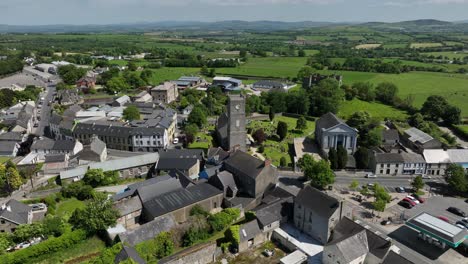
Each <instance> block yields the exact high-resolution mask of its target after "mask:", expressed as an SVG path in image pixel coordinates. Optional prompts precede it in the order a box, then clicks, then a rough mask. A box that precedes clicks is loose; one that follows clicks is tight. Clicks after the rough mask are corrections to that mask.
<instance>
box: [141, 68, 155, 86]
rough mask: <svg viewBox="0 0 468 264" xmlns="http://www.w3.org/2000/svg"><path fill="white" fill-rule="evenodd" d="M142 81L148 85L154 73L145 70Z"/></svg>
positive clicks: (142, 73)
mask: <svg viewBox="0 0 468 264" xmlns="http://www.w3.org/2000/svg"><path fill="white" fill-rule="evenodd" d="M140 77H141V79H142V80H143V81H144V82H145V83H146V84H147V85H148V84H150V83H151V78H152V77H153V71H152V70H149V69H145V70H143V71H142V72H141V75H140Z"/></svg>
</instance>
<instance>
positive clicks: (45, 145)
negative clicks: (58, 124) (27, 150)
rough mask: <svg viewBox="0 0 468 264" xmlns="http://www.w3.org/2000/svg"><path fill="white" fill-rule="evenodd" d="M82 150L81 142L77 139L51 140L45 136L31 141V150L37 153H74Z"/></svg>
mask: <svg viewBox="0 0 468 264" xmlns="http://www.w3.org/2000/svg"><path fill="white" fill-rule="evenodd" d="M82 150H83V144H81V142H79V141H78V140H63V139H59V140H53V139H50V138H47V137H43V138H40V139H38V140H36V141H34V142H33V144H32V146H31V152H33V153H39V154H60V153H64V154H69V155H76V154H78V152H80V151H82Z"/></svg>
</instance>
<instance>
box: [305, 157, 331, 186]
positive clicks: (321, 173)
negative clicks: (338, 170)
mask: <svg viewBox="0 0 468 264" xmlns="http://www.w3.org/2000/svg"><path fill="white" fill-rule="evenodd" d="M299 164H300V166H301V169H302V170H303V171H304V176H305V177H306V178H307V179H309V180H311V185H312V186H314V187H316V188H320V189H323V188H325V187H326V186H328V185H330V184H333V183H334V182H335V174H334V173H333V171H332V169H331V168H330V163H328V161H325V160H320V161H315V160H314V159H313V158H312V156H310V155H308V154H306V155H304V157H302V158H301V159H300V160H299Z"/></svg>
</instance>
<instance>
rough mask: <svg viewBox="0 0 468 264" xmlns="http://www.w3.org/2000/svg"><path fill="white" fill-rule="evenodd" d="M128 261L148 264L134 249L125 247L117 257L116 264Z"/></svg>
mask: <svg viewBox="0 0 468 264" xmlns="http://www.w3.org/2000/svg"><path fill="white" fill-rule="evenodd" d="M127 259H131V260H133V261H134V262H136V263H137V264H146V262H145V261H144V260H143V259H142V258H141V257H140V255H138V252H137V251H136V250H135V249H134V248H132V247H127V246H123V248H122V250H121V251H120V252H119V253H118V254H117V256H115V259H114V263H115V264H119V263H120V262H122V261H125V260H127Z"/></svg>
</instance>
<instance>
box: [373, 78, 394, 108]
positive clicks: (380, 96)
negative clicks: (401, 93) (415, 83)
mask: <svg viewBox="0 0 468 264" xmlns="http://www.w3.org/2000/svg"><path fill="white" fill-rule="evenodd" d="M397 94H398V87H397V86H396V85H395V84H393V83H391V82H383V83H379V84H378V85H377V87H376V88H375V97H376V99H377V100H379V101H381V102H382V103H384V104H389V105H393V103H394V102H395V98H396V97H397Z"/></svg>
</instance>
